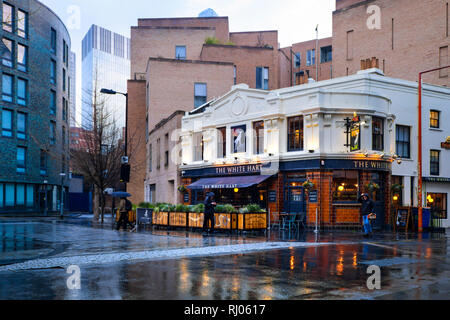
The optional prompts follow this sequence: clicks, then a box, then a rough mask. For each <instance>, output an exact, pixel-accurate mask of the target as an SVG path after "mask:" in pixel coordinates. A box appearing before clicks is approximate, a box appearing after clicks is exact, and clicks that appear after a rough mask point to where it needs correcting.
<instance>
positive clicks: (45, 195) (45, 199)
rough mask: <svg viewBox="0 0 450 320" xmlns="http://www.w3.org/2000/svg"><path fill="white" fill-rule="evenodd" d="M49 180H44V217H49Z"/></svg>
mask: <svg viewBox="0 0 450 320" xmlns="http://www.w3.org/2000/svg"><path fill="white" fill-rule="evenodd" d="M47 183H48V181H47V180H44V185H43V186H44V217H46V216H47Z"/></svg>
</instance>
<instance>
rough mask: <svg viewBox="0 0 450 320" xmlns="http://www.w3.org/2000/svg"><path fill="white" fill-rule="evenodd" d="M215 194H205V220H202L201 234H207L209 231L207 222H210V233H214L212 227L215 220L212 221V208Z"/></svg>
mask: <svg viewBox="0 0 450 320" xmlns="http://www.w3.org/2000/svg"><path fill="white" fill-rule="evenodd" d="M214 198H215V194H214V193H213V192H207V193H206V199H205V202H204V204H205V219H204V220H203V232H207V231H208V230H209V228H208V226H209V222H210V221H211V229H210V232H214V225H215V219H214V206H215V205H216V203H215V200H214Z"/></svg>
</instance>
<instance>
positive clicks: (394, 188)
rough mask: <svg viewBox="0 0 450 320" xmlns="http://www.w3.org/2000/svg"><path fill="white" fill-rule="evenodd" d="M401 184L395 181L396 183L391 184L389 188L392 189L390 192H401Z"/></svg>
mask: <svg viewBox="0 0 450 320" xmlns="http://www.w3.org/2000/svg"><path fill="white" fill-rule="evenodd" d="M403 188H404V187H403V185H401V184H398V183H396V184H393V185H392V186H391V190H392V192H393V193H394V194H395V193H400V192H402V190H403Z"/></svg>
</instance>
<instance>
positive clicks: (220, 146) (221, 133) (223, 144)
mask: <svg viewBox="0 0 450 320" xmlns="http://www.w3.org/2000/svg"><path fill="white" fill-rule="evenodd" d="M220 137H222V138H220ZM220 139H222V140H220ZM219 152H220V153H219ZM226 157H227V127H220V128H217V158H218V159H225V158H226Z"/></svg>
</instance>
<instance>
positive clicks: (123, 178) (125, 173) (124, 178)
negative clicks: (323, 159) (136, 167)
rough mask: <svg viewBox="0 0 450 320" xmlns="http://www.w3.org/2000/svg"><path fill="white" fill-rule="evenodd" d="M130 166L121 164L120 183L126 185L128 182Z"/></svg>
mask: <svg viewBox="0 0 450 320" xmlns="http://www.w3.org/2000/svg"><path fill="white" fill-rule="evenodd" d="M130 169H131V167H130V165H129V164H123V165H122V167H121V168H120V182H125V183H128V182H130Z"/></svg>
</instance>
